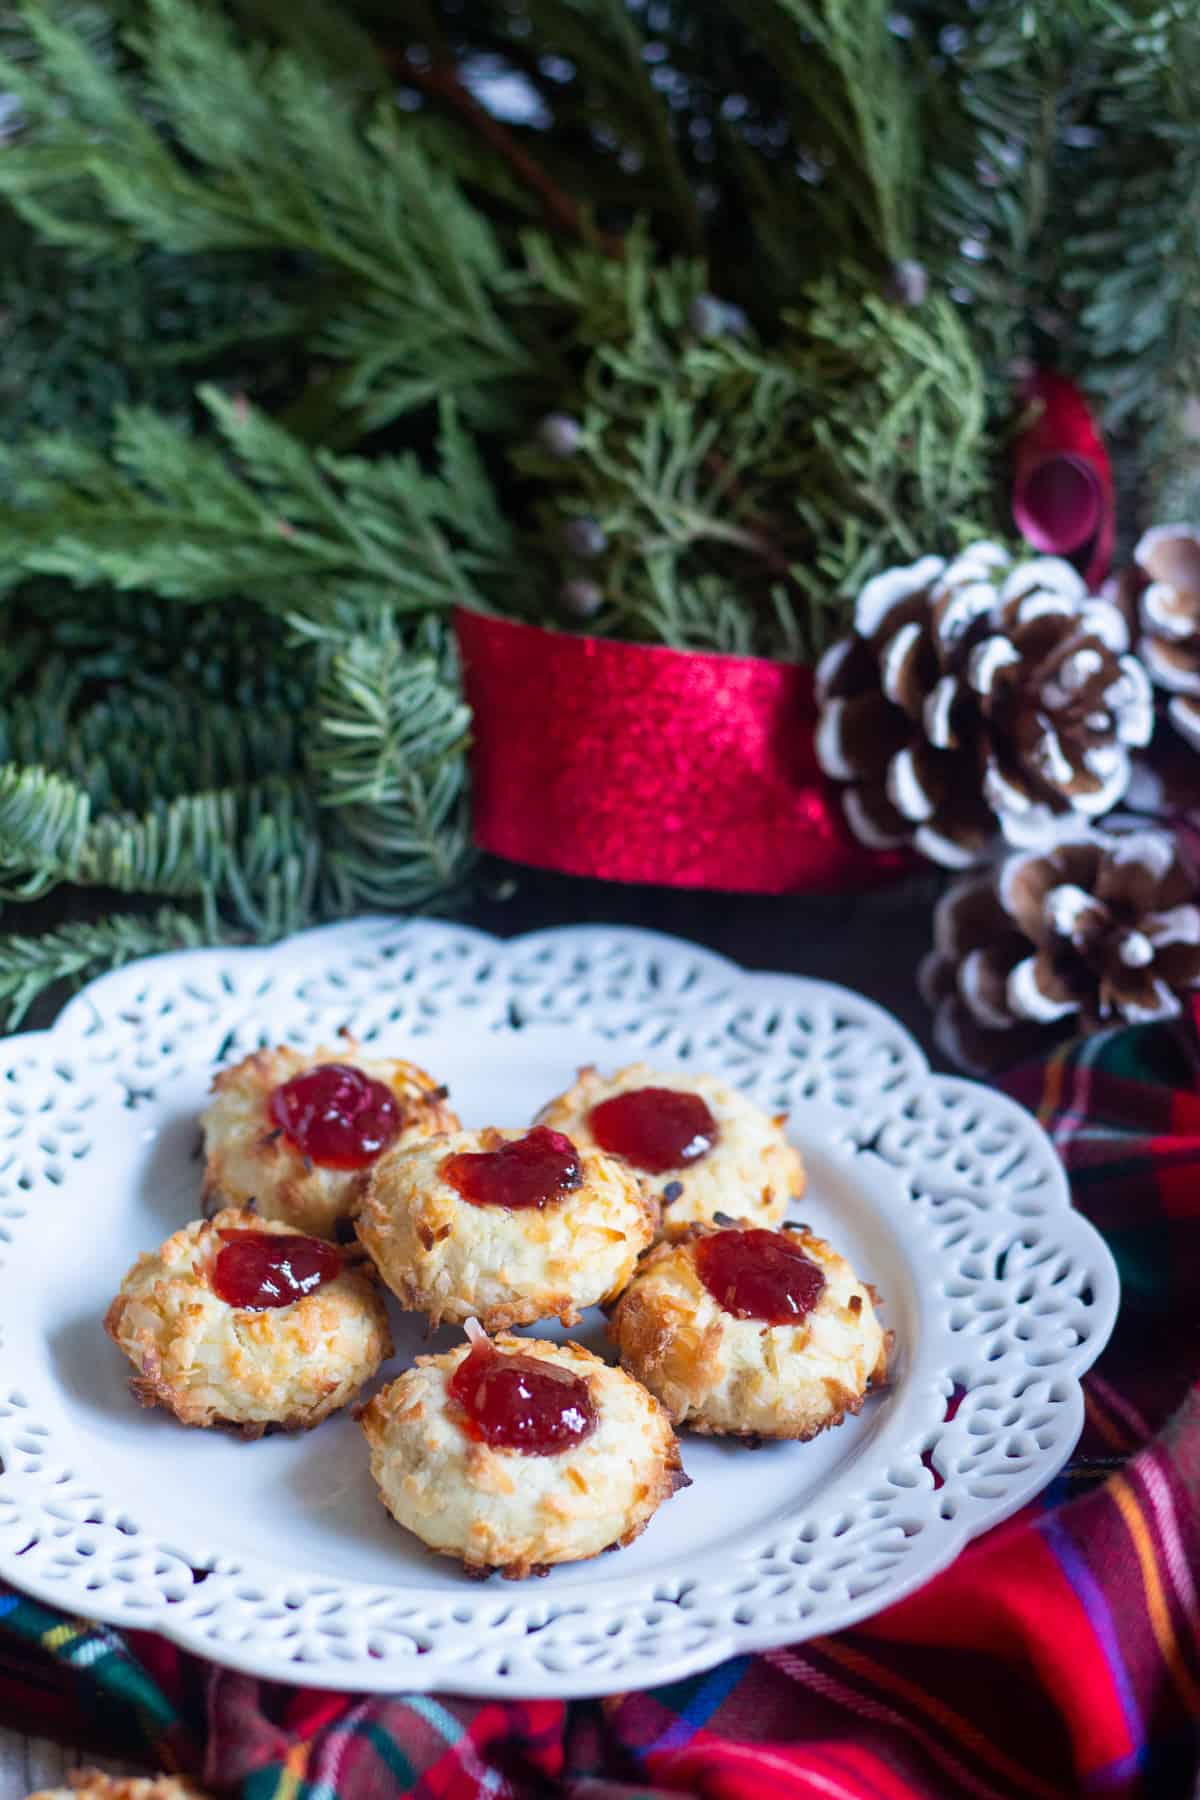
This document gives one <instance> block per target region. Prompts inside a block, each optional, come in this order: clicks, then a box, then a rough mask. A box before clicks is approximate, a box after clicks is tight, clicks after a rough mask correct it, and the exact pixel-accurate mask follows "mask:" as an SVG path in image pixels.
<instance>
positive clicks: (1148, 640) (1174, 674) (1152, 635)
mask: <svg viewBox="0 0 1200 1800" xmlns="http://www.w3.org/2000/svg"><path fill="white" fill-rule="evenodd" d="M1121 586H1122V589H1123V590H1124V592H1125V594H1126V595H1127V596H1128V595H1129V594H1130V593H1131V592H1132V593H1135V594H1136V600H1137V614H1136V618H1137V633H1138V639H1137V645H1138V653H1139V655H1140V656H1141V659H1142V661H1143V663H1144V664H1145V665H1146V673H1147V674H1148V675H1149V677H1150V679H1151V681H1152V682H1153V683H1154V685H1155V687H1158V688H1161V689H1162V690H1163V691H1164V693H1165V694H1166V695H1167V696H1168V699H1167V717H1168V718H1169V719H1170V721H1171V723H1172V725H1174V727H1175V729H1176V730H1177V731H1178V732H1179V734H1180V736H1181V737H1184V738H1186V739H1187V741H1188V743H1189V744H1191V746H1192V748H1193V749H1195V750H1200V529H1197V527H1196V526H1194V525H1156V526H1155V527H1154V528H1153V530H1151V531H1147V532H1145V533H1144V534H1143V536H1142V537H1141V538H1140V539H1139V541H1138V544H1137V548H1136V549H1135V550H1134V553H1133V568H1132V569H1131V570H1128V571H1126V575H1125V576H1124V577H1123V578H1122V583H1121Z"/></svg>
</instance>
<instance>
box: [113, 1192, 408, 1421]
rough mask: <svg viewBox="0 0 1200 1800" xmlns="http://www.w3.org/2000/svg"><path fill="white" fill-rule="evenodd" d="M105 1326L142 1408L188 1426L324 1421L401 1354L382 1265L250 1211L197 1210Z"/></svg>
mask: <svg viewBox="0 0 1200 1800" xmlns="http://www.w3.org/2000/svg"><path fill="white" fill-rule="evenodd" d="M104 1328H105V1330H106V1331H107V1332H108V1334H109V1336H110V1337H111V1338H112V1339H113V1340H114V1342H116V1343H117V1344H119V1345H120V1347H121V1349H122V1350H123V1351H124V1352H125V1354H126V1356H127V1357H128V1358H129V1360H130V1362H131V1363H132V1364H133V1366H134V1368H135V1369H136V1370H137V1374H136V1376H134V1378H133V1379H132V1380H131V1381H130V1384H129V1385H130V1389H131V1391H132V1392H133V1394H134V1397H135V1398H136V1399H138V1400H140V1401H141V1403H142V1405H143V1406H163V1407H165V1408H166V1409H167V1411H168V1412H172V1413H174V1415H175V1417H176V1418H177V1419H179V1420H180V1421H181V1422H182V1423H183V1424H184V1425H238V1426H240V1427H241V1428H242V1431H243V1434H244V1435H245V1436H246V1437H259V1436H261V1435H262V1433H263V1432H264V1431H265V1430H266V1428H267V1426H268V1425H276V1426H280V1427H282V1429H283V1430H285V1431H299V1430H303V1429H307V1428H308V1427H309V1426H312V1425H318V1424H320V1422H321V1420H322V1419H324V1418H326V1417H327V1415H328V1414H329V1413H331V1412H335V1411H336V1410H337V1408H338V1407H339V1406H345V1405H346V1404H347V1402H348V1401H350V1400H353V1399H354V1398H355V1396H356V1395H357V1394H358V1392H359V1389H360V1388H361V1387H362V1385H363V1383H364V1382H366V1381H369V1380H370V1378H371V1376H372V1375H374V1374H375V1372H376V1370H377V1369H378V1368H379V1365H380V1363H381V1362H383V1360H384V1358H385V1357H388V1356H390V1355H391V1353H392V1343H391V1337H390V1334H389V1332H388V1323H387V1313H386V1311H385V1309H384V1304H383V1298H382V1296H381V1294H380V1293H379V1290H378V1286H377V1284H376V1281H375V1277H374V1272H373V1271H372V1270H370V1269H368V1268H366V1267H364V1266H362V1263H361V1259H360V1260H359V1261H358V1262H357V1264H355V1265H351V1264H350V1263H348V1262H347V1260H346V1258H345V1257H344V1256H343V1254H342V1252H341V1251H340V1250H338V1249H336V1248H335V1246H334V1245H333V1244H330V1243H327V1242H326V1241H325V1240H324V1239H323V1238H312V1237H299V1236H297V1235H296V1234H295V1233H294V1232H291V1231H289V1230H288V1228H287V1226H286V1225H282V1224H280V1223H278V1222H277V1221H275V1220H264V1219H259V1218H257V1217H256V1216H255V1215H254V1214H253V1213H251V1212H248V1211H240V1212H235V1211H232V1210H230V1211H227V1212H221V1213H218V1214H217V1216H216V1218H215V1219H198V1220H196V1222H195V1223H194V1224H191V1225H185V1226H184V1227H183V1229H182V1231H177V1232H176V1233H175V1234H174V1236H173V1237H169V1238H168V1239H167V1241H166V1243H165V1244H163V1245H162V1246H161V1248H160V1249H158V1250H153V1251H151V1252H150V1253H149V1254H148V1255H145V1256H140V1257H139V1258H138V1260H137V1262H136V1263H135V1264H134V1265H133V1268H132V1269H130V1271H129V1273H128V1275H126V1277H125V1279H124V1281H123V1282H122V1283H121V1289H120V1292H119V1293H118V1295H117V1297H116V1299H115V1300H114V1301H113V1303H112V1305H111V1306H110V1307H109V1309H108V1314H107V1316H106V1318H105V1321H104Z"/></svg>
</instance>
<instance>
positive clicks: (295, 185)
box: [0, 0, 538, 422]
mask: <svg viewBox="0 0 1200 1800" xmlns="http://www.w3.org/2000/svg"><path fill="white" fill-rule="evenodd" d="M149 12H150V22H149V24H148V26H147V28H146V29H145V30H144V31H141V32H136V33H133V34H130V36H129V38H128V43H129V46H130V49H131V50H132V52H133V53H134V55H135V57H136V59H137V63H138V67H139V70H140V76H139V77H138V78H135V77H133V76H125V75H123V74H122V73H120V72H118V71H117V70H115V69H111V68H108V67H106V66H105V65H104V63H103V62H102V61H101V59H100V58H99V57H98V56H96V55H95V54H94V53H93V51H92V49H91V47H90V46H89V45H88V44H87V43H86V41H85V40H84V39H83V38H82V37H81V36H80V35H77V34H76V33H74V32H72V31H70V30H68V29H64V28H62V27H60V26H58V25H57V24H56V23H55V22H54V20H53V18H52V16H51V13H50V9H49V3H48V0H25V5H24V16H25V18H26V19H27V22H28V27H29V30H30V33H31V35H32V37H33V39H34V41H35V43H36V45H37V51H38V59H37V62H36V65H33V66H30V65H26V64H21V63H18V62H16V61H14V60H13V59H11V58H9V59H7V60H5V59H3V58H0V81H3V82H4V83H5V84H6V85H10V86H11V87H12V89H13V91H14V92H15V93H16V94H17V95H18V96H19V98H20V101H21V106H22V111H23V119H24V127H25V128H24V130H23V132H22V134H21V136H20V138H19V139H18V140H17V142H15V143H14V144H12V145H10V146H8V148H7V149H6V151H5V154H4V156H3V157H0V194H5V195H7V197H8V198H9V199H10V200H11V202H12V203H13V205H14V206H16V207H17V209H18V210H19V211H20V212H21V213H22V214H23V216H24V217H26V218H27V219H29V220H30V222H31V223H32V224H33V225H34V226H35V227H36V228H37V229H38V230H39V231H40V232H42V233H43V235H45V236H46V237H48V238H51V239H53V240H54V241H55V242H58V243H63V244H70V245H73V246H75V247H76V248H79V249H85V250H88V251H91V252H98V253H102V254H108V255H119V254H121V253H123V252H126V253H127V252H128V250H129V249H130V248H131V247H132V246H133V245H138V244H149V245H153V246H155V247H156V248H158V249H161V250H167V251H170V252H173V253H175V254H180V255H191V254H196V253H211V252H226V251H240V252H245V251H257V252H275V253H278V252H287V253H290V254H292V255H302V256H305V257H308V258H311V259H315V263H316V267H317V268H318V270H319V271H320V272H321V274H322V275H323V276H325V277H326V278H327V279H328V280H329V282H331V283H332V286H331V289H330V296H329V314H328V320H327V325H326V328H325V337H324V346H325V348H326V349H327V350H329V351H330V353H332V354H334V355H338V356H342V355H347V354H348V353H352V352H353V350H354V347H355V346H358V347H359V348H360V349H361V348H362V347H363V337H364V329H365V321H370V322H371V324H372V325H373V327H374V335H373V338H372V340H371V341H372V346H373V351H374V360H373V367H372V373H373V379H374V382H375V384H376V387H377V388H378V387H379V386H380V384H381V383H382V382H384V381H386V383H387V384H388V387H389V393H390V397H388V398H385V397H384V394H383V393H382V392H381V391H377V392H376V393H375V394H374V395H373V421H374V422H380V421H381V420H382V419H383V418H385V417H395V416H396V415H397V414H398V413H399V412H401V411H405V410H408V409H410V408H411V407H412V406H414V405H418V404H422V403H424V402H425V401H427V400H429V399H430V398H431V397H433V396H434V395H435V394H437V393H445V392H447V391H449V389H450V388H451V387H454V388H455V389H456V391H458V392H459V393H460V394H461V396H462V399H463V404H464V405H465V406H466V407H467V408H468V409H469V408H470V407H471V406H472V405H473V404H474V403H475V397H476V395H479V396H480V397H481V399H482V401H483V404H484V405H485V407H486V405H487V404H488V403H489V399H490V396H489V395H488V389H489V387H490V385H492V384H495V383H497V382H499V383H510V382H511V381H513V380H514V379H516V378H518V377H522V376H524V377H528V376H530V375H531V374H534V373H536V370H537V367H538V356H537V351H536V348H531V347H530V346H528V345H526V344H525V343H523V342H522V341H521V340H520V339H518V338H517V337H516V336H515V335H514V334H513V333H512V331H511V330H510V329H509V327H508V325H507V324H506V323H505V320H504V318H503V315H502V313H501V311H500V310H499V308H498V306H497V302H496V295H497V291H498V289H499V288H501V287H502V286H503V285H504V284H505V283H506V282H507V281H508V280H509V279H510V278H511V274H510V270H509V268H508V265H507V262H506V258H505V255H504V252H503V249H502V247H501V245H500V243H499V241H498V239H497V238H496V236H495V234H494V233H493V231H492V229H491V227H490V225H489V224H488V222H487V220H486V219H485V217H484V216H483V214H482V213H481V212H479V211H478V210H477V209H476V208H475V207H473V206H472V205H471V203H470V202H469V200H468V199H467V198H466V196H465V195H464V194H463V193H462V192H461V191H460V189H459V188H458V186H457V185H456V183H455V182H454V181H453V180H452V179H451V178H450V177H448V176H447V175H446V174H445V173H444V172H443V171H442V170H441V169H440V168H439V167H437V166H436V165H435V164H434V163H432V162H431V161H430V159H429V158H428V156H427V155H426V154H425V153H424V151H423V149H422V147H421V144H420V141H419V138H418V136H417V134H415V133H411V132H406V131H405V129H404V120H403V118H402V116H401V115H400V114H399V113H398V112H397V110H396V108H395V106H394V105H393V104H392V103H391V102H390V101H377V102H372V104H371V108H370V110H369V112H368V114H367V116H366V117H364V116H363V111H362V100H361V95H360V94H359V93H357V92H355V91H354V90H353V87H351V88H349V89H348V88H347V87H346V85H345V84H344V82H343V81H341V80H340V77H336V76H335V77H331V76H330V75H329V74H328V73H327V72H326V71H325V70H323V69H322V68H320V67H319V66H315V65H314V64H313V63H312V62H311V61H310V60H309V58H308V57H306V56H303V55H298V54H295V53H294V52H291V51H277V52H274V53H265V52H264V51H263V50H262V48H261V47H259V46H253V45H251V46H249V47H246V48H243V47H242V46H240V45H239V44H238V43H237V42H236V40H235V38H234V37H233V35H232V33H231V32H230V30H229V27H228V25H227V24H226V23H225V22H224V21H223V20H222V19H220V18H219V17H218V16H217V14H216V13H215V12H213V11H212V10H209V9H205V8H202V7H199V6H196V5H192V4H189V3H187V0H150V7H149ZM158 120H165V121H169V127H170V130H169V135H168V134H167V133H165V132H163V131H160V130H159V129H157V127H156V121H158ZM343 291H344V298H341V299H340V298H339V294H340V293H342V292H343ZM381 338H382V339H383V340H384V341H385V342H386V344H387V346H388V355H387V357H386V358H384V357H383V355H382V346H381ZM364 385H365V376H364V375H363V374H362V372H361V371H360V379H359V380H358V381H357V382H356V383H354V384H353V386H352V389H351V396H350V400H349V403H350V404H355V403H356V402H357V398H358V397H359V395H360V394H361V392H362V390H363V388H364Z"/></svg>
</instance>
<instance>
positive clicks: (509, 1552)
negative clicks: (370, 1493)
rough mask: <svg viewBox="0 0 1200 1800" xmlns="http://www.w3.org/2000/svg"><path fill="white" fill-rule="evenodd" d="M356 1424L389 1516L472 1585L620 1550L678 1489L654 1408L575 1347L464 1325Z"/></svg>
mask: <svg viewBox="0 0 1200 1800" xmlns="http://www.w3.org/2000/svg"><path fill="white" fill-rule="evenodd" d="M360 1422H361V1424H362V1428H363V1431H364V1432H365V1433H366V1437H367V1442H368V1443H369V1444H370V1446H371V1473H372V1475H373V1476H374V1477H375V1480H376V1482H377V1484H378V1486H379V1491H380V1494H381V1496H382V1498H383V1503H384V1505H385V1506H386V1507H387V1509H388V1511H389V1512H390V1513H391V1515H392V1517H393V1518H394V1519H396V1520H397V1522H398V1523H399V1524H401V1525H403V1526H405V1527H406V1528H407V1529H408V1530H409V1531H411V1532H414V1533H415V1534H416V1536H417V1537H419V1538H420V1539H421V1542H422V1543H423V1544H426V1545H427V1546H428V1547H429V1549H431V1550H435V1551H437V1552H438V1553H439V1554H440V1555H442V1556H454V1557H458V1558H459V1559H460V1560H461V1561H462V1563H463V1564H464V1566H465V1567H466V1568H467V1569H468V1570H469V1571H471V1572H477V1571H480V1570H492V1569H499V1570H500V1571H501V1572H502V1573H503V1574H504V1575H506V1576H508V1577H510V1578H517V1577H520V1576H524V1575H535V1574H541V1573H543V1572H544V1571H545V1570H546V1569H548V1568H550V1567H551V1566H552V1565H553V1564H555V1563H563V1562H580V1561H582V1560H583V1559H584V1558H586V1557H589V1556H596V1555H597V1554H598V1553H599V1552H600V1551H601V1550H610V1549H615V1548H616V1547H617V1546H618V1545H619V1544H628V1543H629V1542H630V1541H631V1540H632V1539H633V1538H635V1537H637V1535H638V1533H639V1532H640V1531H642V1530H644V1528H645V1526H646V1525H647V1523H648V1522H649V1520H650V1518H651V1515H652V1514H653V1513H654V1511H655V1510H656V1508H657V1507H658V1506H659V1505H660V1504H661V1502H662V1501H664V1500H666V1499H668V1498H669V1497H670V1495H671V1494H673V1493H674V1492H675V1491H676V1489H677V1488H680V1487H686V1486H687V1477H686V1475H684V1474H683V1472H682V1469H681V1467H680V1461H679V1445H678V1443H677V1441H676V1438H675V1433H674V1432H673V1431H672V1430H671V1426H670V1423H669V1421H668V1419H667V1416H666V1414H665V1413H664V1412H663V1409H662V1407H661V1406H660V1405H659V1404H658V1402H657V1401H656V1400H654V1399H652V1397H651V1396H650V1395H649V1394H648V1393H647V1392H646V1391H645V1389H644V1388H641V1387H639V1386H638V1384H637V1382H636V1381H633V1380H632V1379H631V1378H630V1377H629V1376H628V1375H626V1374H624V1373H623V1372H622V1371H621V1370H620V1369H611V1368H609V1366H608V1365H607V1363H604V1362H601V1360H600V1358H599V1357H598V1356H593V1355H592V1354H591V1352H590V1351H588V1350H582V1349H580V1348H579V1346H578V1345H576V1344H550V1343H545V1342H544V1341H542V1340H541V1339H538V1338H517V1337H501V1338H497V1339H496V1340H495V1341H494V1342H493V1341H491V1340H489V1339H488V1338H486V1337H485V1336H484V1335H483V1333H482V1332H481V1331H479V1329H478V1327H477V1326H475V1327H474V1332H473V1336H472V1341H471V1342H470V1343H467V1344H460V1345H459V1346H458V1348H457V1349H455V1350H449V1351H447V1352H446V1353H445V1354H444V1355H442V1356H419V1357H418V1358H417V1362H416V1367H415V1368H412V1369H407V1370H406V1371H405V1372H404V1374H403V1375H401V1376H400V1378H399V1379H398V1380H397V1381H393V1382H392V1383H391V1385H390V1386H389V1387H386V1388H384V1389H383V1390H382V1391H381V1392H380V1393H378V1394H376V1395H375V1397H374V1399H373V1400H371V1401H369V1402H368V1404H367V1406H366V1407H365V1408H364V1409H363V1411H362V1413H361V1414H360Z"/></svg>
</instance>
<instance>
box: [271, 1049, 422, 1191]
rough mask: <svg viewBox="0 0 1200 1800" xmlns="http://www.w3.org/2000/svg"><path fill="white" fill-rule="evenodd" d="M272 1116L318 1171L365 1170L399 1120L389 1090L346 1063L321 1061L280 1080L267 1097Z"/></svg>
mask: <svg viewBox="0 0 1200 1800" xmlns="http://www.w3.org/2000/svg"><path fill="white" fill-rule="evenodd" d="M271 1117H272V1119H274V1121H275V1123H276V1125H277V1126H278V1127H279V1129H280V1130H281V1131H282V1132H283V1134H284V1136H285V1137H286V1138H287V1140H288V1142H289V1144H292V1145H293V1146H294V1147H295V1148H296V1149H297V1150H299V1152H300V1154H301V1155H302V1156H307V1157H308V1158H309V1160H310V1161H311V1162H314V1163H319V1164H320V1166H321V1168H323V1169H365V1168H366V1167H367V1164H368V1163H372V1162H374V1160H375V1158H376V1157H377V1156H378V1155H379V1152H380V1151H381V1150H386V1149H387V1147H388V1145H389V1144H391V1143H393V1142H394V1141H395V1139H396V1138H397V1137H399V1135H400V1127H401V1125H402V1123H403V1119H402V1116H401V1110H400V1105H399V1102H398V1101H397V1099H396V1096H395V1095H394V1094H393V1093H392V1091H391V1089H390V1088H387V1087H385V1086H384V1085H383V1083H382V1081H372V1080H371V1078H370V1076H369V1075H364V1074H363V1072H362V1070H361V1069H352V1068H350V1067H349V1066H348V1065H347V1064H346V1063H321V1064H320V1065H319V1066H318V1067H317V1068H315V1069H306V1070H305V1071H304V1073H303V1074H302V1075H296V1076H294V1077H293V1079H292V1080H291V1081H285V1082H284V1083H283V1085H282V1087H277V1088H276V1089H275V1091H274V1093H273V1094H272V1095H271Z"/></svg>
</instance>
